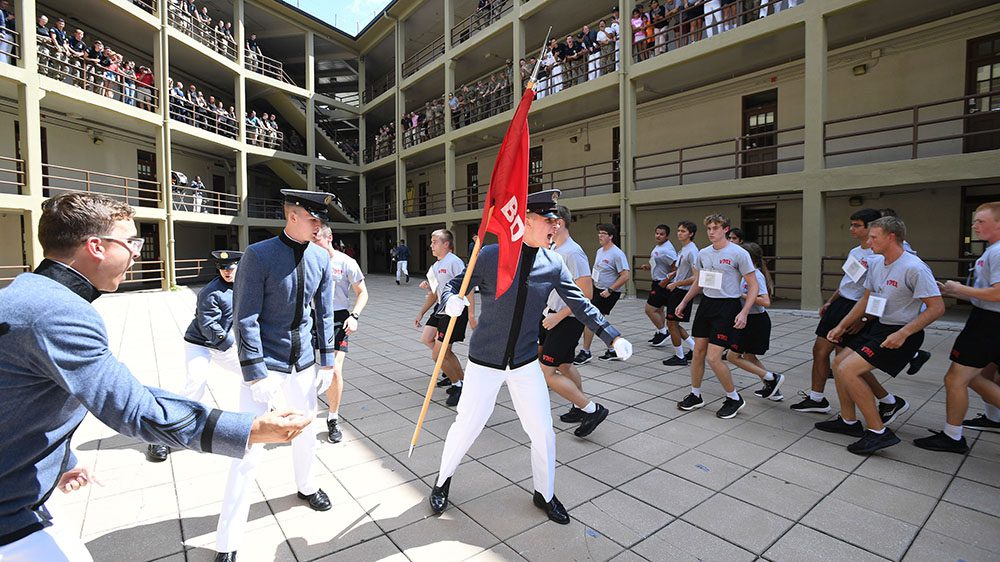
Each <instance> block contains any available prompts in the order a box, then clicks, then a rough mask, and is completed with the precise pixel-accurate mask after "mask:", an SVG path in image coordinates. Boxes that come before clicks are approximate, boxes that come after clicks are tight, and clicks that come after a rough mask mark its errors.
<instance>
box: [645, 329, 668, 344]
mask: <svg viewBox="0 0 1000 562" xmlns="http://www.w3.org/2000/svg"><path fill="white" fill-rule="evenodd" d="M669 338H670V334H661V333H659V332H657V333H656V335H655V336H653V339H651V340H650V341H649V343H650V344H652V346H653V347H662V346H664V345H667V340H668V339H669Z"/></svg>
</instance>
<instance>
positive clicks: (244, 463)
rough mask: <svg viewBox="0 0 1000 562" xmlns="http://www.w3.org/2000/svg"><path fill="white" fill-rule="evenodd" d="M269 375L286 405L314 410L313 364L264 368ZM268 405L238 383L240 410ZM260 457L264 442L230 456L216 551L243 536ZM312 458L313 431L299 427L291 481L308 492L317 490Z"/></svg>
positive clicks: (261, 410) (228, 549)
mask: <svg viewBox="0 0 1000 562" xmlns="http://www.w3.org/2000/svg"><path fill="white" fill-rule="evenodd" d="M267 376H269V377H281V378H282V379H283V381H284V383H283V385H282V391H283V398H284V400H285V404H283V405H278V404H275V406H278V407H280V406H287V407H288V408H292V409H295V410H299V411H302V412H306V413H307V414H310V415H314V414H315V413H316V377H317V374H316V367H315V366H312V367H309V368H308V369H306V370H304V371H300V372H293V373H292V374H286V373H279V372H278V371H268V372H267ZM267 409H268V405H267V404H261V403H260V402H256V401H254V399H253V393H252V392H251V391H250V385H249V384H247V383H245V382H244V383H242V384H241V385H240V408H239V410H240V411H241V412H247V413H251V414H254V415H260V414H263V413H265V412H267ZM263 458H264V445H263V444H262V443H257V444H255V445H253V446H251V447H250V451H248V452H247V454H246V455H245V456H244V457H243V458H242V459H235V460H233V464H232V466H231V467H230V469H229V479H228V480H226V492H225V495H224V496H222V512H221V513H220V514H219V528H218V535H217V536H216V539H215V546H216V550H217V551H218V552H232V551H234V550H239V547H240V541H241V540H242V539H243V529H244V528H245V527H246V524H247V516H248V515H249V513H250V486H252V485H253V483H254V476H255V475H256V474H257V467H258V466H259V465H260V462H261V461H262V460H263ZM315 460H316V435H315V434H314V433H313V432H312V431H303V432H302V433H300V434H299V436H298V437H296V438H295V439H292V461H293V464H294V467H295V484H296V486H298V489H299V492H301V493H303V494H305V495H307V496H308V495H312V494H315V493H316V490H319V486H318V485H316V482H315V479H314V478H313V477H312V467H313V462H314V461H315Z"/></svg>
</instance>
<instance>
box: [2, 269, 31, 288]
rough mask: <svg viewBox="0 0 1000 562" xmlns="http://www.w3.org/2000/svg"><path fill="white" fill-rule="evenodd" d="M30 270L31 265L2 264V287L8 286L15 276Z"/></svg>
mask: <svg viewBox="0 0 1000 562" xmlns="http://www.w3.org/2000/svg"><path fill="white" fill-rule="evenodd" d="M29 271H31V266H30V265H0V287H6V286H7V285H9V284H10V282H11V281H13V280H14V278H15V277H17V276H18V275H20V274H22V273H27V272H29Z"/></svg>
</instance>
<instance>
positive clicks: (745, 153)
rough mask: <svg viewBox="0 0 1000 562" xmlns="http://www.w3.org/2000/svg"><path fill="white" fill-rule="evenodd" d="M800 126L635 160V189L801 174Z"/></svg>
mask: <svg viewBox="0 0 1000 562" xmlns="http://www.w3.org/2000/svg"><path fill="white" fill-rule="evenodd" d="M804 133H805V128H804V127H802V126H801V125H800V126H798V127H790V128H787V129H778V130H775V131H768V132H764V133H756V134H753V135H743V136H739V137H735V138H729V139H723V140H719V141H713V142H706V143H702V144H695V145H690V146H685V147H681V148H673V149H669V150H664V151H660V152H653V153H650V154H643V155H639V156H636V157H635V160H634V162H635V187H636V189H649V188H653V187H664V186H674V185H685V184H691V183H702V182H707V181H722V180H731V179H739V178H748V177H755V176H765V175H773V174H783V173H788V172H800V171H802V162H803V158H804V156H803V154H804V147H805V137H804Z"/></svg>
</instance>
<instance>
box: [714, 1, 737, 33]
mask: <svg viewBox="0 0 1000 562" xmlns="http://www.w3.org/2000/svg"><path fill="white" fill-rule="evenodd" d="M739 11H740V7H739V5H738V4H737V3H736V0H722V23H720V24H719V27H721V28H722V31H729V30H730V29H736V26H737V25H738V24H739V22H738V21H737V18H738V17H739Z"/></svg>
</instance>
